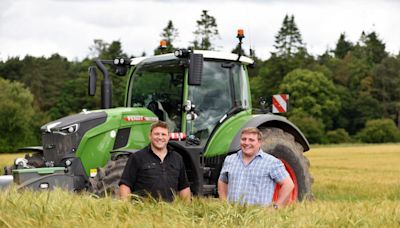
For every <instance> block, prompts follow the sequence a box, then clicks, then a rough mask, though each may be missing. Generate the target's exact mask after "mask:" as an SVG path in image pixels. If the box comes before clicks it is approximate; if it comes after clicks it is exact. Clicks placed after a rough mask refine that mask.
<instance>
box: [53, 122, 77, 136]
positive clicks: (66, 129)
mask: <svg viewBox="0 0 400 228" xmlns="http://www.w3.org/2000/svg"><path fill="white" fill-rule="evenodd" d="M78 129H79V124H72V125H69V126H66V127H63V128H61V129H60V130H54V131H53V132H54V133H58V134H61V135H68V134H72V133H74V132H76V131H78Z"/></svg>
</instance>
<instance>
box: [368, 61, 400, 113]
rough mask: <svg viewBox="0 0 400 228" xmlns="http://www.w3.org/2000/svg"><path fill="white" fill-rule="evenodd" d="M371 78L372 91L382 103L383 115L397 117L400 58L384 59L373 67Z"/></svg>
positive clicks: (399, 105)
mask: <svg viewBox="0 0 400 228" xmlns="http://www.w3.org/2000/svg"><path fill="white" fill-rule="evenodd" d="M371 78H372V81H373V84H372V86H371V87H372V89H371V90H372V92H371V93H372V96H373V97H374V98H375V99H376V100H377V101H379V102H380V104H381V107H382V109H381V110H380V112H381V117H385V118H392V119H395V118H396V116H397V115H398V112H399V110H400V58H394V57H387V58H385V59H383V60H382V61H381V63H380V64H377V65H375V66H374V68H373V69H372V77H371Z"/></svg>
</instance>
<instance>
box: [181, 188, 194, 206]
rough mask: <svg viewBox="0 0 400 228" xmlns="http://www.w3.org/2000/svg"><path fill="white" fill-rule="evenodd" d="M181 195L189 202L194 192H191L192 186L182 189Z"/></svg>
mask: <svg viewBox="0 0 400 228" xmlns="http://www.w3.org/2000/svg"><path fill="white" fill-rule="evenodd" d="M179 197H181V199H183V200H184V201H186V202H188V203H189V202H190V201H191V200H192V193H191V192H190V188H189V187H187V188H184V189H182V190H180V191H179Z"/></svg>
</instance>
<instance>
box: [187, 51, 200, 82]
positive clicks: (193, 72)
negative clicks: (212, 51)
mask: <svg viewBox="0 0 400 228" xmlns="http://www.w3.org/2000/svg"><path fill="white" fill-rule="evenodd" d="M202 74H203V55H202V54H194V53H190V55H189V85H201V77H202Z"/></svg>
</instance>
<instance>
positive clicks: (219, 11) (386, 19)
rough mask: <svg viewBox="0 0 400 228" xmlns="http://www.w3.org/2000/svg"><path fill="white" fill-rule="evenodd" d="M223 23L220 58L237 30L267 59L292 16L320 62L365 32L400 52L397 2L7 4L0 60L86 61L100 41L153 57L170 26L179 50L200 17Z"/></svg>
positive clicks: (48, 0)
mask: <svg viewBox="0 0 400 228" xmlns="http://www.w3.org/2000/svg"><path fill="white" fill-rule="evenodd" d="M203 9H207V10H209V13H210V15H212V16H214V17H215V18H216V19H217V24H218V29H219V32H220V37H221V39H220V40H216V41H215V42H216V44H217V46H218V47H220V50H223V51H230V50H231V49H232V48H233V47H234V46H235V45H236V43H237V40H236V38H235V33H236V29H237V28H243V29H244V30H245V33H246V39H245V40H244V44H245V47H246V48H248V47H249V45H250V44H251V45H252V46H253V47H255V48H256V52H257V55H259V56H261V57H262V58H264V59H265V58H267V57H268V56H269V52H270V51H273V43H274V36H275V35H276V33H277V31H278V29H279V28H280V26H281V23H282V20H283V17H284V16H285V14H293V15H294V16H295V20H296V22H297V25H298V27H299V29H300V32H301V33H302V35H303V40H304V42H305V43H306V44H307V48H308V50H309V51H310V52H311V53H312V54H314V55H318V54H322V53H323V52H324V51H325V50H326V49H327V48H334V46H335V43H336V41H337V39H338V37H339V35H340V33H342V32H345V33H346V35H347V36H348V38H349V39H350V40H351V41H353V42H356V41H357V40H358V38H359V36H360V34H361V32H362V31H363V30H364V31H376V32H377V33H378V34H379V37H380V38H381V39H382V40H383V41H384V42H385V43H386V47H387V50H388V51H390V52H391V53H395V54H397V53H398V52H399V50H400V45H399V42H398V41H399V40H400V29H397V28H396V26H397V25H396V24H395V23H397V22H398V21H400V20H399V19H400V14H398V12H399V10H400V3H398V2H397V1H390V0H387V1H378V0H374V1H360V0H355V1H343V0H339V1H330V2H328V1H326V2H325V1H315V0H314V1H294V0H285V1H276V0H272V1H257V0H253V1H227V0H224V1H199V0H198V1H183V0H181V1H173V0H171V1H124V0H119V1H118V0H117V1H90V0H82V1H77V0H73V1H71V0H70V1H67V0H38V1H28V0H26V1H24V0H16V1H7V0H6V1H1V3H0V19H1V22H0V34H1V35H0V59H3V60H4V59H6V58H7V57H9V56H21V57H23V56H25V55H26V54H30V55H34V56H43V55H44V56H49V55H51V54H52V53H59V54H61V55H63V56H66V57H68V58H69V59H74V58H76V57H78V58H84V57H85V56H87V55H88V54H89V49H88V48H89V46H91V45H92V44H93V40H94V39H103V40H104V41H106V42H112V41H114V40H120V41H121V42H122V45H123V49H124V51H125V52H127V53H128V54H133V55H139V54H141V53H142V52H143V51H146V53H148V54H151V53H152V52H153V49H154V48H155V47H156V46H157V45H158V42H159V39H160V33H161V30H162V29H163V28H164V27H165V26H166V24H167V22H168V20H172V21H173V22H174V25H175V26H176V27H177V28H178V30H179V35H180V37H179V39H178V42H177V45H178V46H181V47H187V46H188V45H189V42H191V41H192V40H193V38H194V35H193V31H194V30H195V26H196V20H198V19H199V18H200V14H201V10H203Z"/></svg>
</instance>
